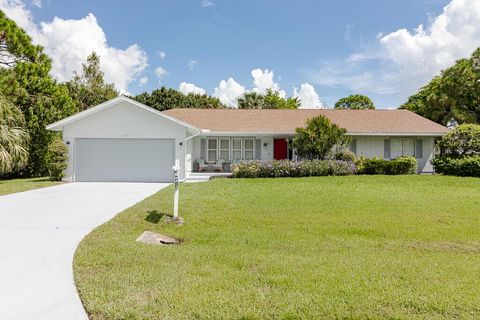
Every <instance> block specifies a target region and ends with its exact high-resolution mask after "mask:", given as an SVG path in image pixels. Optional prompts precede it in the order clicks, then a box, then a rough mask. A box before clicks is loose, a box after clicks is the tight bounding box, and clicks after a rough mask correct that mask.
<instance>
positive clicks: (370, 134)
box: [201, 129, 446, 137]
mask: <svg viewBox="0 0 480 320" xmlns="http://www.w3.org/2000/svg"><path fill="white" fill-rule="evenodd" d="M201 131H202V134H204V135H208V136H231V137H252V136H254V137H255V136H272V137H273V136H293V135H295V132H265V131H256V132H253V131H250V132H242V131H210V130H205V129H202V130H201ZM445 134H446V132H347V133H346V134H345V135H347V136H368V137H375V136H378V137H385V136H397V137H405V136H408V137H410V136H412V137H413V136H419V137H420V136H421V137H442V136H444V135H445Z"/></svg>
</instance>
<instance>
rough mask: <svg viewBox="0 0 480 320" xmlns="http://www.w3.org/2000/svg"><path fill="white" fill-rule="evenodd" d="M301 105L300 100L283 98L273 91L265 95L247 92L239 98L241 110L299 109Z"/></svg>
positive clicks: (269, 90) (268, 91) (270, 90)
mask: <svg viewBox="0 0 480 320" xmlns="http://www.w3.org/2000/svg"><path fill="white" fill-rule="evenodd" d="M300 105H301V103H300V100H299V99H298V98H296V97H288V98H282V97H281V96H280V93H279V92H278V91H274V90H272V89H268V90H267V92H266V93H265V94H260V93H257V92H246V93H244V94H243V96H242V97H240V98H238V108H239V109H298V108H299V107H300Z"/></svg>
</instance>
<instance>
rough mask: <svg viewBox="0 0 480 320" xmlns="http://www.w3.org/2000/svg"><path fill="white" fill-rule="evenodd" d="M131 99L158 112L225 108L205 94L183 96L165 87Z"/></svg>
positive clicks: (216, 99)
mask: <svg viewBox="0 0 480 320" xmlns="http://www.w3.org/2000/svg"><path fill="white" fill-rule="evenodd" d="M133 99H135V100H137V101H138V102H141V103H143V104H145V105H147V106H149V107H152V108H154V109H157V110H159V111H163V110H168V109H173V108H199V109H219V108H225V106H224V105H223V104H222V103H221V102H220V100H219V99H218V98H215V97H212V96H209V95H206V94H203V95H201V94H193V93H189V94H183V93H181V92H180V91H177V90H175V89H171V88H165V87H161V88H160V89H155V90H153V91H152V92H151V93H147V92H144V93H141V94H139V95H137V96H135V97H133Z"/></svg>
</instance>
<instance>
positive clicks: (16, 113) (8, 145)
mask: <svg viewBox="0 0 480 320" xmlns="http://www.w3.org/2000/svg"><path fill="white" fill-rule="evenodd" d="M28 141H29V135H28V133H27V131H26V130H25V119H24V118H23V114H22V112H21V111H20V110H19V109H18V108H17V107H16V106H15V105H13V104H12V103H11V102H9V101H8V100H7V99H6V98H5V97H4V96H2V95H0V176H2V175H5V174H7V173H10V172H13V171H16V170H20V169H23V168H25V166H26V165H27V162H28Z"/></svg>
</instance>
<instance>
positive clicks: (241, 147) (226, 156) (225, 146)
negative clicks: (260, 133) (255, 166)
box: [206, 138, 255, 161]
mask: <svg viewBox="0 0 480 320" xmlns="http://www.w3.org/2000/svg"><path fill="white" fill-rule="evenodd" d="M206 151H207V161H216V160H217V159H223V160H226V161H229V160H241V159H246V160H253V159H255V138H208V139H207V150H206Z"/></svg>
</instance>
